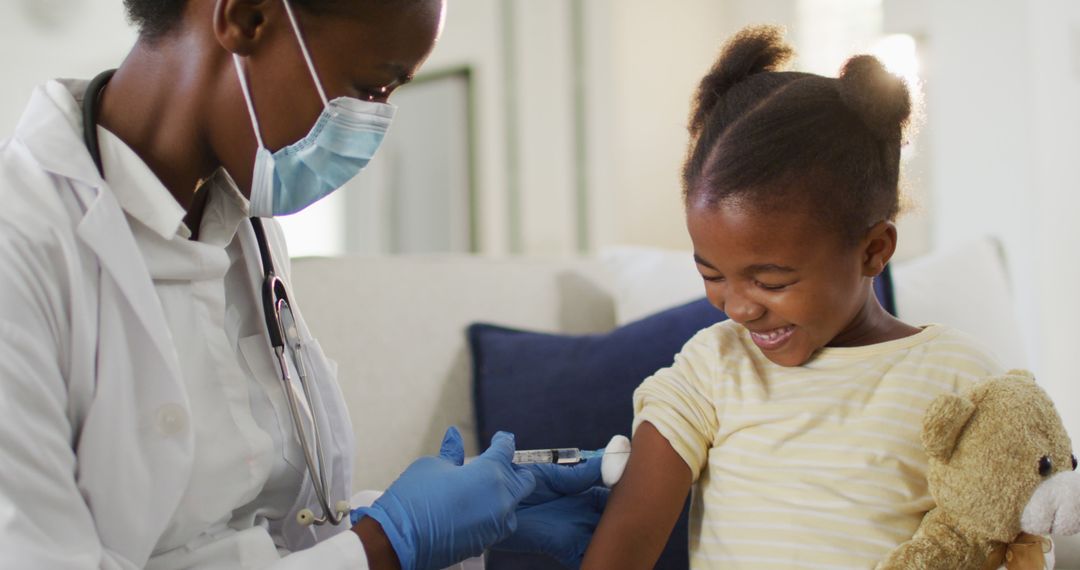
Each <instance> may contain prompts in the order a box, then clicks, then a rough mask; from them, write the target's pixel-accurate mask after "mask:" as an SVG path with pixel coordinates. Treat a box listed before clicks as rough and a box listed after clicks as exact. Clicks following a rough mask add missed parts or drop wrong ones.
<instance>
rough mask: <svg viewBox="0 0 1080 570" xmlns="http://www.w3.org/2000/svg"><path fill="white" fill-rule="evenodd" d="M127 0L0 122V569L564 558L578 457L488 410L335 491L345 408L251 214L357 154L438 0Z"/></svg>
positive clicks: (299, 195) (345, 462)
mask: <svg viewBox="0 0 1080 570" xmlns="http://www.w3.org/2000/svg"><path fill="white" fill-rule="evenodd" d="M125 4H126V6H127V9H128V12H129V15H130V18H131V20H132V21H133V22H134V23H135V24H136V25H138V26H139V30H140V38H139V41H138V42H137V44H136V45H135V47H134V48H133V49H132V51H131V53H130V55H129V56H128V57H127V58H126V59H125V60H124V62H123V64H122V65H121V66H120V68H119V70H117V71H116V72H115V74H114V75H113V74H109V73H105V74H102V75H101V76H99V77H98V78H97V79H95V80H94V81H93V82H91V83H90V84H88V83H87V82H83V81H51V82H48V83H46V84H45V85H43V86H41V87H39V88H37V89H36V90H35V91H34V93H33V95H32V97H31V100H30V103H29V106H28V107H27V109H26V111H25V114H24V115H23V117H22V119H21V121H20V123H19V124H18V127H17V129H16V131H15V133H14V136H13V137H12V138H11V139H8V140H6V141H3V142H0V268H2V269H0V452H2V455H0V568H109V569H129V568H143V567H147V568H190V567H207V568H208V567H213V568H320V569H331V568H404V569H414V568H415V569H432V568H441V567H444V566H447V565H449V564H452V563H455V562H457V561H459V560H462V559H464V558H467V557H469V556H473V555H476V554H478V553H479V552H481V551H482V550H483V549H485V548H487V547H491V546H492V545H498V547H503V548H509V549H517V550H524V551H542V552H546V553H548V554H552V555H554V556H556V557H557V558H559V559H560V560H562V561H563V562H564V563H566V564H568V565H571V566H575V565H576V564H577V563H578V562H579V561H580V557H581V554H582V553H583V551H584V547H585V545H586V543H587V542H588V540H589V537H590V535H591V532H592V529H593V528H594V526H595V524H596V520H597V518H598V513H599V510H600V509H602V506H603V499H604V495H603V493H602V492H601V491H599V490H596V489H595V488H593V485H594V484H595V483H596V481H597V479H598V475H599V474H598V468H597V466H596V465H593V464H588V463H587V464H585V465H584V466H583V467H580V468H576V469H566V468H562V469H559V468H549V469H539V468H530V469H524V468H521V467H518V466H514V465H512V464H511V461H510V459H511V455H512V453H513V450H514V443H513V438H512V436H510V435H509V434H501V435H499V436H497V437H496V438H495V440H494V442H493V443H492V446H491V448H489V449H488V450H487V451H485V452H484V453H483V455H482V456H481V457H480V458H479V459H477V460H475V461H472V462H470V463H469V464H468V465H462V459H463V457H462V455H463V452H462V447H461V437H460V435H459V434H458V433H457V431H456V430H453V429H451V430H450V431H448V432H447V436H446V438H445V440H444V442H443V446H442V449H441V451H440V454H439V455H438V456H433V457H427V458H422V459H420V460H418V461H417V462H415V463H414V464H413V465H411V466H410V467H409V468H408V469H407V470H406V471H405V473H404V474H403V475H402V476H401V477H400V478H399V479H398V480H397V481H396V482H395V483H394V484H393V485H391V486H390V488H389V489H388V490H387V491H386V493H385V494H384V495H383V497H382V498H380V499H379V500H378V501H376V503H375V504H374V505H373V506H371V507H369V508H366V509H362V510H358V511H356V512H354V513H353V516H352V517H350V516H349V512H348V509H347V506H348V505H347V504H345V505H342V504H341V501H342V500H345V499H348V497H349V495H350V488H349V485H350V480H351V471H352V465H353V460H354V458H353V457H352V455H351V454H352V450H353V441H352V431H351V425H350V421H349V417H348V411H347V410H346V409H345V407H344V404H343V401H342V397H341V393H340V391H339V389H338V384H337V379H336V375H335V369H334V366H333V364H332V363H331V362H330V361H328V360H327V359H326V357H325V356H324V355H323V354H322V351H321V350H320V348H319V345H318V343H317V342H316V341H315V340H314V339H313V338H312V337H311V334H310V332H309V331H308V329H307V327H306V326H305V324H304V322H303V318H302V317H301V315H300V313H299V312H298V310H297V308H296V306H295V305H290V304H289V303H288V284H289V260H288V256H287V254H286V252H285V243H284V239H283V238H282V235H281V232H280V230H279V228H278V226H277V224H276V223H274V221H273V216H275V215H281V214H287V213H291V212H295V211H297V210H300V209H303V208H304V207H306V206H308V205H310V204H311V203H313V202H314V201H316V200H318V199H319V198H321V197H323V196H325V195H326V194H328V193H330V192H332V191H334V190H336V189H337V188H338V187H340V186H341V185H342V184H344V183H345V182H346V181H348V180H349V179H350V178H352V177H353V176H354V175H355V174H357V172H359V170H360V169H362V168H363V166H364V165H365V164H366V163H367V161H368V160H369V159H370V158H371V157H372V155H373V153H374V152H375V149H376V148H377V147H378V144H379V141H381V139H382V136H383V134H384V133H385V132H386V129H387V127H388V126H389V123H390V120H391V118H392V117H393V114H394V108H393V107H392V106H390V105H389V104H388V103H387V99H388V97H389V96H390V94H391V93H392V92H393V91H394V89H395V88H397V87H398V86H400V85H402V84H404V83H406V82H408V81H409V79H410V78H411V77H412V76H413V74H414V73H415V72H416V70H417V68H418V67H419V66H420V65H421V64H422V63H423V61H424V60H425V59H426V58H427V56H428V54H429V53H430V51H431V49H432V47H433V45H434V43H435V41H436V39H437V37H438V35H439V32H440V30H441V27H442V23H443V15H444V9H445V5H444V0H125ZM249 217H254V218H255V219H250V220H249ZM356 342H363V339H356ZM392 433H393V427H392V426H387V432H386V433H382V434H370V435H369V437H388V436H389V437H392ZM320 436H321V437H320ZM360 460H363V458H360ZM350 519H353V520H350Z"/></svg>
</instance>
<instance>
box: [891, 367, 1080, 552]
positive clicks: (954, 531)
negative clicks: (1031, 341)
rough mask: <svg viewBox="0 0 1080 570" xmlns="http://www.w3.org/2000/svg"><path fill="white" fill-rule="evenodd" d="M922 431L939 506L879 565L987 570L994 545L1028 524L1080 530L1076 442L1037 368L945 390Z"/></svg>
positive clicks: (1038, 530)
mask: <svg viewBox="0 0 1080 570" xmlns="http://www.w3.org/2000/svg"><path fill="white" fill-rule="evenodd" d="M922 440H923V446H924V447H925V448H926V452H927V454H928V456H929V460H930V463H929V471H928V480H929V486H930V493H931V495H933V497H934V500H935V502H936V504H937V506H936V507H935V508H934V509H933V510H931V511H930V512H929V513H927V514H926V516H925V518H923V521H922V524H921V526H920V527H919V529H918V530H917V531H916V532H915V536H914V537H912V539H911V540H910V541H908V542H906V543H904V544H902V545H900V546H899V547H897V548H896V549H895V550H894V551H893V552H892V553H891V554H890V555H889V556H888V558H886V559H885V560H884V561H883V562H881V564H879V565H878V570H915V569H919V570H937V569H940V570H965V569H971V570H982V569H983V568H984V567H985V566H986V564H987V562H988V555H989V553H990V552H991V551H992V550H994V549H995V548H997V549H1001V548H1002V547H1003V546H1002V545H1004V544H1006V543H1010V542H1013V541H1014V539H1016V538H1017V536H1018V535H1020V534H1021V532H1028V533H1031V534H1035V535H1045V534H1050V533H1051V532H1053V533H1055V534H1074V533H1076V532H1080V474H1078V473H1076V472H1075V471H1074V469H1075V459H1074V457H1073V455H1072V443H1071V442H1070V440H1069V436H1068V434H1067V433H1066V432H1065V427H1064V426H1063V425H1062V422H1061V418H1060V417H1059V416H1058V413H1057V411H1056V410H1055V409H1054V404H1053V402H1052V401H1051V400H1050V398H1049V396H1047V395H1046V392H1044V391H1043V390H1042V389H1041V388H1039V387H1038V386H1037V385H1036V384H1035V378H1034V377H1033V376H1032V375H1031V373H1030V372H1025V371H1018V370H1014V371H1011V372H1009V373H1008V374H1007V375H1005V376H1002V377H995V378H990V379H987V380H984V381H981V382H979V383H977V384H976V385H975V386H973V387H972V388H971V389H970V390H968V391H966V392H965V393H964V394H963V395H954V394H944V395H942V396H939V397H938V398H937V399H936V400H934V402H933V403H932V404H931V405H930V408H929V409H928V410H927V412H926V416H925V417H924V419H923V432H922ZM1044 458H1045V459H1044ZM1010 558H1012V556H1010ZM992 564H993V563H992ZM995 566H996V564H995ZM1040 570H1041V569H1040Z"/></svg>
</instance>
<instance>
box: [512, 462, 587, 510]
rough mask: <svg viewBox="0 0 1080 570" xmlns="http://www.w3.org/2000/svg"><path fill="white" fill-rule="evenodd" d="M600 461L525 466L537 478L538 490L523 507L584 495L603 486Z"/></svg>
mask: <svg viewBox="0 0 1080 570" xmlns="http://www.w3.org/2000/svg"><path fill="white" fill-rule="evenodd" d="M600 461H601V460H600V459H590V460H587V461H583V462H581V463H578V464H577V465H555V464H553V463H539V464H532V465H524V466H523V467H524V468H525V469H528V470H529V471H530V472H531V473H532V474H533V476H534V477H535V478H536V489H534V490H533V492H532V494H531V495H529V496H528V497H527V498H526V499H525V500H524V501H522V502H521V504H522V506H527V505H538V504H540V503H546V502H548V501H552V500H554V499H558V498H560V497H565V496H567V495H577V494H580V493H584V492H585V491H587V490H588V489H589V488H590V487H595V486H597V485H600V484H601V480H602V477H601V475H600Z"/></svg>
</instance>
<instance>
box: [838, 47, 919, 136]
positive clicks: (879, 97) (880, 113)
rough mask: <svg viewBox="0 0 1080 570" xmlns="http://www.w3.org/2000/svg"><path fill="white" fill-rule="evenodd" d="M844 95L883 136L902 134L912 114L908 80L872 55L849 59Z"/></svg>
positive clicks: (844, 72) (843, 76)
mask: <svg viewBox="0 0 1080 570" xmlns="http://www.w3.org/2000/svg"><path fill="white" fill-rule="evenodd" d="M840 97H841V98H842V99H843V101H844V103H845V104H846V105H847V106H848V107H849V108H850V109H851V110H852V111H854V112H855V113H856V114H857V115H858V116H859V118H860V119H862V121H863V123H865V124H866V126H867V127H868V128H869V129H870V131H871V132H873V133H874V134H875V135H876V136H877V137H878V138H879V139H882V140H890V139H893V138H898V137H899V136H900V135H901V134H902V133H903V130H904V127H905V126H907V123H908V119H909V118H910V117H911V94H910V93H909V92H908V86H907V84H906V83H905V82H904V80H903V79H901V78H899V77H897V76H896V75H893V74H892V73H889V71H888V70H887V69H885V66H884V65H882V63H881V62H880V61H879V60H878V59H877V58H876V57H874V56H872V55H857V56H855V57H852V58H851V59H849V60H847V63H845V64H844V68H843V69H842V70H841V71H840Z"/></svg>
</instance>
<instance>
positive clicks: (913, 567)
mask: <svg viewBox="0 0 1080 570" xmlns="http://www.w3.org/2000/svg"><path fill="white" fill-rule="evenodd" d="M933 515H934V513H933V512H931V513H930V514H928V515H927V516H926V517H924V518H923V521H922V524H921V525H920V526H919V529H918V530H917V531H915V535H914V536H912V537H911V540H909V541H907V542H905V543H903V544H901V545H900V546H897V547H896V548H895V549H893V551H892V552H890V553H889V555H888V556H887V557H886V558H885V559H884V560H882V561H881V562H880V563H879V564H878V565H877V569H876V570H967V569H972V570H976V569H980V568H981V567H982V564H983V563H984V562H985V553H983V552H982V551H980V550H979V548H978V546H977V545H975V544H973V543H972V542H971V541H969V540H967V539H966V538H965V537H964V536H962V535H961V534H960V533H958V532H957V531H956V530H955V529H954V528H953V527H952V526H950V525H948V524H946V523H945V522H944V521H942V520H941V518H940V517H937V516H933Z"/></svg>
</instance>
